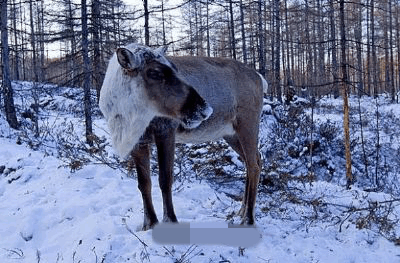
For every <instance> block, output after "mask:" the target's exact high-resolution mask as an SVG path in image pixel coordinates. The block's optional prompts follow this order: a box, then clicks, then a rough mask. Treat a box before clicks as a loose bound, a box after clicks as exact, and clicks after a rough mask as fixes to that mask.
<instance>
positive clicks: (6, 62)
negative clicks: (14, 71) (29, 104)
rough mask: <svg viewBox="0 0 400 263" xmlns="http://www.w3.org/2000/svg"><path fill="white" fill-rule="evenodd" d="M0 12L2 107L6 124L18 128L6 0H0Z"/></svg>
mask: <svg viewBox="0 0 400 263" xmlns="http://www.w3.org/2000/svg"><path fill="white" fill-rule="evenodd" d="M0 4H1V6H0V12H1V13H0V14H1V24H0V29H1V50H2V52H1V58H2V63H1V66H2V73H3V81H2V87H3V96H4V109H5V113H6V119H7V122H8V124H9V125H10V127H11V128H13V129H18V127H19V124H18V120H17V114H16V112H15V106H14V95H13V89H12V86H11V80H10V59H9V50H8V30H7V18H8V15H7V0H1V1H0Z"/></svg>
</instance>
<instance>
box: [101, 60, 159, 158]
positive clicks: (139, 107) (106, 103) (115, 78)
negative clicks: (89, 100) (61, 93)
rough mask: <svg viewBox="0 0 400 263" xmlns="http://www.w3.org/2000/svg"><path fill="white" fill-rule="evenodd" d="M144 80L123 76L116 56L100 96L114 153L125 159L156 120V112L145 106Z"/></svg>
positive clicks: (111, 61) (110, 63) (111, 63)
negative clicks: (151, 122) (152, 121)
mask: <svg viewBox="0 0 400 263" xmlns="http://www.w3.org/2000/svg"><path fill="white" fill-rule="evenodd" d="M142 82H143V80H142V78H132V77H130V76H127V75H125V74H123V70H122V68H121V66H120V65H119V63H118V60H117V56H116V55H114V56H113V57H112V58H111V60H110V62H109V66H108V69H107V72H106V76H105V78H104V82H103V86H102V88H101V92H100V101H99V106H100V110H101V112H102V113H103V115H104V117H105V119H106V120H107V123H108V127H109V128H110V130H111V138H112V143H113V146H114V149H115V150H116V151H117V153H118V154H119V155H120V156H121V157H123V158H125V157H127V156H128V154H129V153H130V152H131V151H132V149H133V148H134V146H135V145H136V144H137V142H138V141H139V139H140V137H141V136H142V135H143V133H144V132H145V130H146V127H147V126H148V125H149V123H150V121H151V120H152V119H153V118H154V117H155V116H156V109H154V108H152V107H151V105H148V104H147V103H146V100H145V99H144V98H145V97H146V94H145V91H144V89H143V83H142Z"/></svg>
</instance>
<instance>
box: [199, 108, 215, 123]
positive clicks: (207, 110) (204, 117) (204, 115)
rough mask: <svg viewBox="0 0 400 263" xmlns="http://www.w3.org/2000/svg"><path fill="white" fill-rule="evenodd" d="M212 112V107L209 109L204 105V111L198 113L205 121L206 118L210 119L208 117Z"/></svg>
mask: <svg viewBox="0 0 400 263" xmlns="http://www.w3.org/2000/svg"><path fill="white" fill-rule="evenodd" d="M213 111H214V110H213V108H212V107H210V106H209V105H206V107H205V109H204V110H202V111H201V112H200V114H201V117H202V118H203V119H204V120H207V119H208V118H210V116H211V114H212V113H213Z"/></svg>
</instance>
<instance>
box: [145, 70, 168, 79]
mask: <svg viewBox="0 0 400 263" xmlns="http://www.w3.org/2000/svg"><path fill="white" fill-rule="evenodd" d="M146 75H147V77H148V78H149V79H153V80H162V79H164V73H163V72H162V71H159V70H156V69H149V70H148V71H147V72H146Z"/></svg>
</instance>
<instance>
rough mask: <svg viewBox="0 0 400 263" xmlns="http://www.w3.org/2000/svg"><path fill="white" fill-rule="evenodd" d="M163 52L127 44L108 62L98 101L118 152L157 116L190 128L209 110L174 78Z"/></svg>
mask: <svg viewBox="0 0 400 263" xmlns="http://www.w3.org/2000/svg"><path fill="white" fill-rule="evenodd" d="M165 51H166V48H159V49H155V50H153V49H151V48H149V47H146V46H142V45H138V44H130V45H128V46H126V47H125V48H118V49H117V51H116V54H115V55H114V57H113V58H112V59H111V60H110V64H109V66H108V69H107V72H106V76H105V79H104V83H103V86H102V89H101V93H100V101H99V104H100V109H101V111H102V112H103V114H104V116H105V118H106V119H107V121H108V126H109V128H110V129H111V133H112V138H113V144H114V147H115V148H116V150H117V151H118V153H119V154H120V155H121V156H126V155H128V154H129V152H130V151H131V150H132V149H133V147H134V146H135V144H136V143H137V142H138V140H139V139H140V136H142V135H143V133H144V131H145V129H146V127H147V126H148V124H149V123H150V121H151V120H152V119H153V118H154V117H155V116H160V117H168V118H172V119H175V120H178V121H180V122H181V123H182V125H183V126H184V127H185V128H188V129H193V128H196V127H197V126H199V125H200V124H201V122H203V121H204V120H206V119H207V118H208V117H209V116H210V115H211V114H212V108H211V107H210V106H208V104H207V103H206V102H205V101H204V99H203V98H202V97H201V96H200V95H199V94H198V93H197V91H196V90H195V89H194V88H193V87H191V86H190V85H188V84H187V83H185V81H184V80H182V79H180V78H179V77H178V75H177V70H178V69H176V67H175V66H174V65H173V64H172V63H171V62H169V60H168V59H167V58H166V57H165V56H164V53H165Z"/></svg>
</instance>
